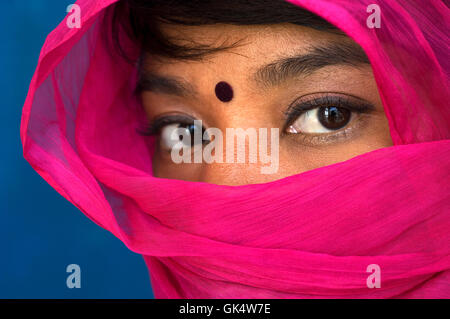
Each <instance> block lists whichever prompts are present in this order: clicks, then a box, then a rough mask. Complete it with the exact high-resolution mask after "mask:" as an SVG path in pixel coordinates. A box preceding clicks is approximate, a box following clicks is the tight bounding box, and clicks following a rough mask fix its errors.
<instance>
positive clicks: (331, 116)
mask: <svg viewBox="0 0 450 319" xmlns="http://www.w3.org/2000/svg"><path fill="white" fill-rule="evenodd" d="M352 117H353V114H352V111H350V110H348V109H346V108H344V107H338V106H321V107H316V108H314V109H311V110H308V111H305V112H303V113H302V114H300V116H298V117H297V119H296V120H295V121H294V122H292V124H291V125H289V126H288V127H287V130H286V131H287V132H288V133H294V134H296V133H306V134H317V133H328V132H333V131H337V130H339V129H342V128H344V127H345V126H347V124H348V123H349V122H350V120H351V119H352Z"/></svg>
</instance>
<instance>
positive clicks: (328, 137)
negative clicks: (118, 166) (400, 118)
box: [138, 93, 375, 144]
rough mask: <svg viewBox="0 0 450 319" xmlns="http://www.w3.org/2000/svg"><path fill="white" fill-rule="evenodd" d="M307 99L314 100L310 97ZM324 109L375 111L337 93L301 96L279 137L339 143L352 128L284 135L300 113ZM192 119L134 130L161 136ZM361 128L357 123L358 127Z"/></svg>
mask: <svg viewBox="0 0 450 319" xmlns="http://www.w3.org/2000/svg"><path fill="white" fill-rule="evenodd" d="M311 95H313V96H316V97H311ZM327 106H336V107H340V108H345V109H347V110H349V111H351V112H352V116H353V113H357V114H358V115H361V114H368V113H370V112H371V111H373V110H374V109H375V107H374V106H373V105H372V104H371V103H369V102H366V101H364V100H362V99H359V98H357V97H353V96H349V95H344V94H340V93H325V94H321V95H320V96H317V93H314V94H310V95H305V96H302V97H300V98H298V99H296V100H295V101H294V102H293V103H291V104H290V106H289V107H288V109H287V110H286V111H285V112H283V114H284V116H285V124H284V127H283V129H282V130H281V136H289V135H294V136H295V137H296V138H299V139H300V142H303V143H305V144H326V143H333V142H336V141H339V140H341V139H346V138H347V137H348V136H349V135H350V133H352V131H354V130H355V128H356V127H347V126H348V125H347V126H346V127H344V128H343V129H339V130H336V131H333V132H330V133H320V134H311V133H297V134H293V133H288V132H287V128H288V127H289V126H290V125H292V124H293V123H294V122H295V121H296V119H298V118H299V116H301V115H302V114H303V113H305V112H307V111H309V110H312V109H315V108H319V107H327ZM194 120H195V118H194V117H191V116H186V115H169V116H162V117H159V118H156V119H155V120H153V121H152V122H151V123H149V124H147V125H146V126H144V128H143V129H138V133H139V134H141V135H144V136H156V135H158V134H159V133H160V132H161V129H162V128H163V127H164V126H166V125H170V124H181V125H193V124H194ZM351 122H353V119H351V120H350V122H349V124H350V123H351ZM360 124H361V123H360Z"/></svg>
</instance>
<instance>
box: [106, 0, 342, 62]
mask: <svg viewBox="0 0 450 319" xmlns="http://www.w3.org/2000/svg"><path fill="white" fill-rule="evenodd" d="M113 10H114V11H113V13H112V34H113V41H114V44H115V46H116V48H118V50H119V52H120V53H121V55H122V56H125V57H127V54H126V53H125V50H124V49H123V47H122V45H121V40H120V37H119V34H120V33H119V30H120V28H124V29H125V30H126V32H127V33H128V36H129V37H130V38H131V39H132V40H133V41H135V42H136V43H137V44H138V45H139V46H140V48H141V49H142V50H143V52H149V53H151V54H152V55H155V56H160V57H167V58H172V59H180V60H199V59H201V58H202V57H203V56H204V55H206V54H211V53H214V52H218V51H221V50H225V49H228V48H231V47H234V46H236V45H238V43H233V44H231V45H221V46H218V47H210V46H205V45H199V44H198V45H177V44H175V43H173V42H171V41H170V40H171V39H169V38H168V37H167V35H165V34H163V32H162V31H161V29H160V25H161V23H165V24H175V25H177V24H178V25H188V26H199V25H213V24H218V23H224V24H234V25H268V24H279V23H292V24H296V25H301V26H306V27H310V28H313V29H316V30H320V31H327V32H333V33H338V34H342V32H341V31H340V30H339V29H337V28H336V27H335V26H333V25H331V24H330V23H329V22H327V21H326V20H324V19H322V18H320V17H319V16H317V15H315V14H313V13H311V12H309V11H307V10H305V9H302V8H300V7H298V6H296V5H294V4H291V3H289V2H286V1H285V0H190V1H186V0H121V1H119V2H118V3H117V4H116V5H115V7H114V9H113Z"/></svg>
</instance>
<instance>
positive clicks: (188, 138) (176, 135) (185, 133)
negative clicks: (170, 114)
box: [160, 123, 209, 151]
mask: <svg viewBox="0 0 450 319" xmlns="http://www.w3.org/2000/svg"><path fill="white" fill-rule="evenodd" d="M198 131H200V132H201V133H200V134H201V136H202V140H201V141H196V139H195V138H194V136H195V135H194V134H195V133H196V132H198ZM160 132H161V133H160V145H161V147H162V148H163V149H165V150H167V151H171V150H172V149H173V148H174V147H179V148H181V147H182V146H190V147H193V146H194V145H196V144H199V142H201V143H202V144H206V143H208V142H209V140H208V139H204V132H205V130H204V129H203V127H200V126H198V125H195V124H185V123H172V124H167V125H164V126H163V127H162V128H161V130H160Z"/></svg>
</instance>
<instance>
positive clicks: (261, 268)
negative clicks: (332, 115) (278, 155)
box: [21, 0, 450, 298]
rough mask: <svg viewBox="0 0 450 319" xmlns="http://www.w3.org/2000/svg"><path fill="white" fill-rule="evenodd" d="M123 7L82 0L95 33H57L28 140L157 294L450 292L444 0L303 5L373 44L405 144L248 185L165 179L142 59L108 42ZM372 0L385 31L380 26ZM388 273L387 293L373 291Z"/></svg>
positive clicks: (448, 19) (50, 41) (41, 69)
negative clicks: (147, 131) (139, 128)
mask: <svg viewBox="0 0 450 319" xmlns="http://www.w3.org/2000/svg"><path fill="white" fill-rule="evenodd" d="M115 2H116V0H95V1H94V0H80V1H78V2H77V4H78V5H79V6H80V8H81V12H82V15H81V28H68V27H67V24H66V21H63V22H62V23H61V24H60V25H59V26H58V27H57V28H56V29H55V30H54V31H53V32H52V33H51V34H50V35H49V36H48V38H47V40H46V42H45V44H44V46H43V48H42V52H41V55H40V58H39V63H38V66H37V69H36V72H35V74H34V77H33V79H32V82H31V85H30V88H29V92H28V96H27V99H26V102H25V105H24V108H23V115H22V122H21V140H22V143H23V150H24V156H25V158H26V159H27V161H28V162H29V163H30V164H31V165H32V167H33V168H34V169H35V170H36V171H37V172H38V173H39V174H40V175H41V176H42V177H43V178H44V179H45V180H46V181H47V182H48V183H49V184H50V185H51V186H52V187H54V188H55V189H56V190H57V191H58V192H59V193H60V194H61V195H62V196H64V197H65V198H66V199H67V200H69V201H70V202H72V203H73V204H74V205H75V206H76V207H78V208H79V209H80V210H81V211H82V212H83V213H84V214H85V215H86V216H87V217H89V218H90V219H91V220H92V221H94V222H95V223H96V224H98V225H99V226H101V227H103V228H105V229H107V230H108V231H110V232H111V233H112V234H114V235H115V236H117V237H118V238H119V239H120V240H121V241H122V242H123V243H124V244H125V245H126V246H127V247H128V248H129V249H130V250H132V251H134V252H136V253H139V254H142V255H143V256H144V259H145V261H146V264H147V266H148V268H149V272H150V278H151V284H152V286H153V289H154V295H155V297H156V298H436V297H438V298H449V297H450V245H449V244H450V196H449V189H450V188H449V181H450V140H449V138H450V108H449V102H448V101H449V100H450V94H449V86H448V76H449V71H450V65H449V61H450V59H449V56H448V52H449V43H450V41H449V36H448V30H449V23H450V14H449V10H448V8H447V7H446V6H445V5H444V4H443V2H441V1H439V0H429V1H427V3H426V5H424V4H423V2H422V1H418V0H416V1H412V0H371V1H366V0H333V1H331V0H290V2H292V3H293V4H295V5H297V6H300V7H303V8H305V9H307V10H309V11H311V12H313V13H315V14H317V15H319V16H321V17H322V18H324V19H326V20H327V21H329V22H330V23H332V24H333V25H335V26H337V27H338V28H340V29H341V30H343V31H344V32H345V33H346V34H347V35H348V36H349V37H351V38H352V39H353V40H354V41H356V42H357V43H358V44H359V45H360V46H361V47H362V48H363V49H364V51H365V52H366V54H367V56H368V58H369V60H370V62H371V65H372V69H373V73H374V76H375V80H376V83H377V85H378V89H379V93H380V96H381V99H382V102H383V107H384V110H385V113H386V115H387V118H388V121H389V128H390V133H391V137H392V140H393V143H394V146H392V147H386V148H382V149H379V150H375V151H371V152H368V153H365V154H362V155H359V156H356V157H354V158H352V159H350V160H347V161H344V162H341V163H337V164H333V165H329V166H325V167H321V168H317V169H314V170H310V171H307V172H304V173H300V174H297V175H294V176H290V177H286V178H283V179H279V180H276V181H272V182H268V183H261V184H251V185H241V186H225V185H214V184H209V183H203V182H188V181H181V180H171V179H163V178H156V177H154V176H153V175H152V146H153V144H154V142H155V140H153V139H151V138H148V137H144V136H141V135H139V134H138V133H137V132H136V125H137V123H138V122H139V120H140V119H141V118H142V116H144V115H143V111H142V108H141V107H140V105H139V102H138V100H137V98H136V97H135V95H134V94H133V91H134V88H135V85H136V66H135V65H133V64H130V63H129V62H128V61H125V60H124V59H118V58H117V57H116V56H114V54H111V52H110V50H109V47H108V44H107V41H103V40H102V39H103V38H104V34H105V33H104V32H105V31H104V29H103V27H102V26H103V25H104V24H103V23H102V21H103V19H106V17H107V16H108V14H107V13H108V8H109V9H110V8H111V6H113V5H114V4H115ZM372 3H375V4H377V5H378V6H379V7H380V10H381V25H380V28H369V27H368V26H367V18H368V16H369V15H370V13H368V10H367V6H368V5H369V4H372ZM125 46H126V47H127V50H129V52H131V54H134V55H135V56H138V55H139V48H137V47H135V45H134V43H132V42H131V41H128V42H127V43H125ZM373 265H375V266H376V267H379V268H378V269H379V272H378V273H379V275H380V277H379V278H380V285H379V288H377V287H375V288H370V285H369V284H368V281H369V279H370V278H369V276H370V275H371V273H372V272H371V269H374V268H371V267H374V266H373ZM372 287H373V286H372Z"/></svg>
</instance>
